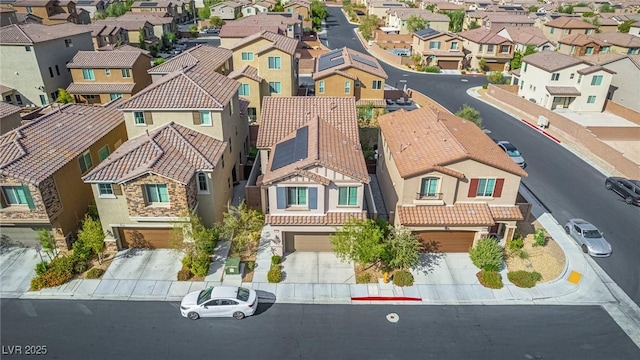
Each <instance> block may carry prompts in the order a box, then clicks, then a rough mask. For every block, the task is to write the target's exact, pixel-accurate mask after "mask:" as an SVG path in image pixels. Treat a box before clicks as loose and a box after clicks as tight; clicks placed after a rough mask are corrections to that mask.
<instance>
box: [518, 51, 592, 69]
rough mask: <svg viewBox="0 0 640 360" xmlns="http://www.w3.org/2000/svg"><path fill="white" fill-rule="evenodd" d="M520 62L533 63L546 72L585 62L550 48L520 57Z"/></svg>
mask: <svg viewBox="0 0 640 360" xmlns="http://www.w3.org/2000/svg"><path fill="white" fill-rule="evenodd" d="M522 62H525V63H528V64H530V65H533V66H535V67H537V68H540V69H542V70H545V71H548V72H554V71H558V70H562V69H565V68H568V67H571V66H575V65H579V64H583V63H585V62H584V61H583V60H581V59H579V58H576V57H573V56H571V55H565V54H562V53H559V52H555V51H552V50H546V51H540V52H537V53H535V54H531V55H527V56H525V57H523V58H522Z"/></svg>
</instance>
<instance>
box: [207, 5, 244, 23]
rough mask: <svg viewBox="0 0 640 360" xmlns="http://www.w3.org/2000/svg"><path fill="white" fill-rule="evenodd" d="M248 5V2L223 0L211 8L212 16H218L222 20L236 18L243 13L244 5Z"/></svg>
mask: <svg viewBox="0 0 640 360" xmlns="http://www.w3.org/2000/svg"><path fill="white" fill-rule="evenodd" d="M245 5H248V4H247V3H246V2H239V1H223V2H220V3H217V4H214V5H211V7H210V8H209V9H210V10H211V16H217V17H219V18H221V19H222V20H235V19H237V18H239V17H240V15H241V14H242V7H243V6H245Z"/></svg>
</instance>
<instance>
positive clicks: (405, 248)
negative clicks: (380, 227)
mask: <svg viewBox="0 0 640 360" xmlns="http://www.w3.org/2000/svg"><path fill="white" fill-rule="evenodd" d="M385 245H386V248H385V252H384V255H383V257H382V260H383V262H384V263H385V265H387V266H388V267H390V268H392V269H400V270H407V269H411V268H412V267H414V266H416V265H417V264H418V261H419V260H420V246H421V245H420V240H418V238H417V237H416V236H415V235H414V234H413V233H412V232H411V230H410V229H408V228H406V227H404V226H396V227H393V228H392V229H391V233H390V235H389V237H388V239H387V241H386V242H385Z"/></svg>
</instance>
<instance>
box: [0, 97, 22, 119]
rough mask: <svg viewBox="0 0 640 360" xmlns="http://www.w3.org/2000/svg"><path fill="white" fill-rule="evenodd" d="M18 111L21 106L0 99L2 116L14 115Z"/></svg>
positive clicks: (0, 115)
mask: <svg viewBox="0 0 640 360" xmlns="http://www.w3.org/2000/svg"><path fill="white" fill-rule="evenodd" d="M17 112H20V107H19V106H15V105H13V104H9V103H6V102H4V101H0V118H4V117H6V116H9V115H13V114H15V113H17Z"/></svg>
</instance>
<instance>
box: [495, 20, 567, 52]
mask: <svg viewBox="0 0 640 360" xmlns="http://www.w3.org/2000/svg"><path fill="white" fill-rule="evenodd" d="M497 34H498V35H500V36H502V37H503V38H505V39H509V40H511V41H512V42H513V44H514V45H515V51H520V52H524V51H525V50H526V49H527V47H528V46H533V47H535V49H536V51H544V50H553V49H555V47H556V45H555V44H554V43H553V42H551V41H549V40H548V39H547V38H546V37H544V34H543V33H542V30H540V29H539V28H537V27H532V26H527V27H511V26H509V27H504V28H502V29H500V30H499V31H498V32H497Z"/></svg>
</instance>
